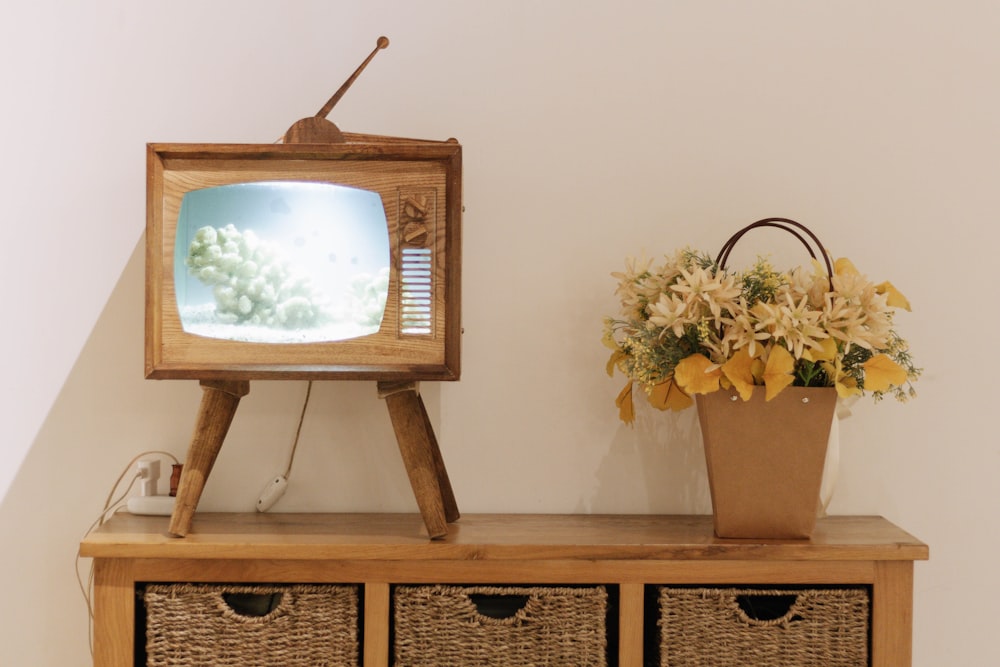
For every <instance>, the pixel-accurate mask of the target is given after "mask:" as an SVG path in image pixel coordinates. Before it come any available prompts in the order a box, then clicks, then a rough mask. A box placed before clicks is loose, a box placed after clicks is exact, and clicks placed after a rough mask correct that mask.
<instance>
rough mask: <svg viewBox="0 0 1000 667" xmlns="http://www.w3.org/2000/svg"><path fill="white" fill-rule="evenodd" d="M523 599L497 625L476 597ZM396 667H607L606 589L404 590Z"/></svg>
mask: <svg viewBox="0 0 1000 667" xmlns="http://www.w3.org/2000/svg"><path fill="white" fill-rule="evenodd" d="M476 595H485V596H521V597H526V598H527V602H526V604H524V606H523V607H521V608H520V609H519V610H517V611H516V613H514V614H513V615H511V616H509V617H506V618H492V617H490V616H486V615H483V614H482V613H480V612H479V610H478V609H477V607H476V605H475V602H474V599H473V597H471V596H476ZM394 599H395V608H394V609H395V610H394V613H395V618H394V621H395V642H394V654H395V662H394V663H393V664H394V665H395V667H418V666H420V667H432V666H433V667H441V666H443V665H456V666H457V665H461V666H462V667H514V666H517V667H542V666H553V667H554V666H557V665H558V666H559V667H568V666H573V667H605V666H606V665H607V632H606V614H607V600H608V595H607V591H606V590H605V588H604V587H602V586H599V587H589V588H560V587H489V586H398V587H396V589H395V594H394Z"/></svg>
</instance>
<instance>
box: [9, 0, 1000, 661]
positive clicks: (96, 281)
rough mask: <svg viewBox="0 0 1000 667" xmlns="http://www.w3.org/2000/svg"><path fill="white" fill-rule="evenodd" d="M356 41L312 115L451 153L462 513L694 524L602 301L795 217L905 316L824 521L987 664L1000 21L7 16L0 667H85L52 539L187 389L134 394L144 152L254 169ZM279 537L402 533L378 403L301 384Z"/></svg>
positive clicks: (256, 482)
mask: <svg viewBox="0 0 1000 667" xmlns="http://www.w3.org/2000/svg"><path fill="white" fill-rule="evenodd" d="M380 34H385V35H388V36H389V37H390V39H391V41H392V45H391V46H390V48H389V50H388V51H385V52H383V53H381V54H380V55H379V56H378V57H377V58H376V59H375V61H374V62H373V63H372V65H371V66H370V67H369V69H368V71H367V72H366V73H365V74H364V76H363V77H362V78H361V79H360V80H359V82H358V83H357V84H356V85H355V87H354V88H353V89H352V90H351V92H350V93H349V94H348V96H347V97H345V98H344V99H343V100H342V102H341V103H340V105H339V106H338V108H337V109H335V111H334V113H333V114H332V116H331V118H332V119H333V120H334V121H335V122H337V124H338V125H339V126H340V127H341V128H343V129H345V130H349V131H355V132H375V133H381V134H395V135H400V136H419V137H427V138H441V139H443V138H447V137H449V136H454V137H457V138H459V139H460V140H461V141H462V143H463V145H464V147H465V204H466V209H467V211H466V216H465V225H466V226H465V246H464V251H465V273H464V311H463V323H464V326H465V332H466V333H465V337H464V341H463V343H464V349H463V367H464V374H463V378H462V381H461V382H459V383H453V384H447V385H445V386H426V385H425V387H424V394H425V398H426V399H427V400H428V401H429V403H430V409H431V411H432V413H433V416H434V421H435V423H436V424H437V429H438V430H437V432H438V438H439V440H440V443H441V446H442V449H443V451H444V455H445V457H446V460H447V462H448V466H449V470H450V472H451V475H452V480H453V482H454V485H455V490H456V493H457V496H458V499H459V502H460V505H461V508H462V510H463V511H465V512H467V513H468V512H478V511H511V512H707V511H708V508H709V505H708V500H707V491H706V483H705V476H704V467H703V465H704V464H703V462H702V460H701V452H700V448H699V446H698V444H697V430H696V426H695V421H694V418H693V414H686V415H682V416H680V417H676V418H675V417H671V416H669V415H662V414H659V413H657V414H652V413H651V412H649V411H642V412H641V413H640V416H639V422H638V424H637V426H636V428H634V429H629V428H626V427H623V426H621V425H620V424H619V423H618V422H617V417H616V414H615V410H614V407H613V405H612V401H613V399H614V396H615V394H616V393H617V391H618V389H619V387H620V385H621V384H622V383H621V379H620V378H619V379H615V380H609V379H608V378H607V377H606V376H605V375H604V362H605V359H606V355H605V350H604V348H602V347H601V345H600V343H599V338H600V329H601V318H602V317H603V316H604V315H606V314H611V313H613V311H614V308H615V302H614V298H613V294H612V292H613V287H614V285H613V281H612V279H611V278H610V277H609V275H608V274H609V273H610V272H611V271H614V270H618V269H619V267H620V266H621V264H622V262H623V260H624V257H625V256H627V255H631V254H639V253H641V252H643V251H645V252H648V253H651V254H659V253H664V252H668V251H671V250H673V249H674V248H676V247H678V246H680V245H687V244H690V245H693V246H695V247H700V248H704V249H706V250H709V251H712V250H715V249H716V248H718V247H719V245H720V244H721V243H722V242H723V241H724V240H725V238H726V237H727V236H728V234H729V233H731V232H732V231H734V230H735V229H736V228H737V227H738V226H741V225H743V224H745V223H748V222H751V221H753V220H755V219H757V218H759V217H765V216H768V215H781V216H788V217H792V218H796V219H799V220H801V221H803V222H805V223H807V224H809V225H810V226H811V227H812V228H813V229H814V230H815V231H816V232H817V233H818V234H819V235H820V236H821V237H822V238H823V239H824V241H825V242H826V244H827V245H828V246H829V247H830V249H831V250H832V251H833V252H834V254H837V255H849V256H850V257H851V258H852V259H854V261H855V263H856V264H858V266H860V267H861V268H862V269H863V270H865V271H866V272H868V273H870V274H871V275H872V277H873V278H876V279H879V280H881V279H891V280H892V281H893V282H894V283H895V284H896V285H897V286H898V287H899V288H900V289H902V290H903V291H904V292H905V293H906V294H907V296H908V297H909V298H910V300H911V301H912V303H913V304H914V312H913V313H912V314H903V315H902V316H900V318H899V320H898V324H899V327H900V329H901V330H902V332H903V333H904V334H905V335H906V336H907V337H908V339H909V340H910V342H911V343H912V345H913V350H914V353H915V355H916V356H917V359H918V362H919V363H920V364H921V365H923V366H924V367H925V368H926V375H925V377H924V378H923V380H922V381H921V383H920V386H919V389H920V392H921V395H920V397H919V398H918V399H917V401H916V402H914V403H912V404H910V405H906V406H899V405H896V404H889V403H883V404H880V405H877V406H876V405H871V404H868V403H866V404H863V405H861V406H859V407H858V408H857V409H856V411H855V415H854V416H853V417H851V418H850V419H849V420H847V421H846V422H844V424H843V425H842V429H841V430H842V442H843V462H842V466H841V471H840V482H839V486H838V489H837V495H836V497H835V499H834V502H833V505H832V507H831V511H832V512H834V513H872V514H882V515H885V516H886V517H888V518H889V519H891V520H893V521H895V522H897V523H899V524H900V525H902V526H903V527H905V528H906V529H908V530H910V531H911V532H913V533H914V534H915V535H916V536H917V537H919V538H920V539H922V540H924V541H926V542H927V543H929V544H930V546H931V560H930V561H929V562H926V563H919V564H918V565H917V566H916V608H915V638H914V652H915V659H914V665H916V666H918V667H932V666H933V667H937V666H938V665H969V666H978V665H987V664H998V663H1000V649H998V647H997V644H996V642H994V641H992V633H993V627H994V624H995V620H996V618H998V616H1000V576H998V574H997V571H998V570H997V568H996V567H994V566H993V564H992V562H991V561H992V558H991V555H992V553H993V552H994V551H995V550H996V549H997V547H998V546H1000V538H998V537H997V534H996V529H997V522H996V519H995V517H994V515H993V512H992V511H993V510H994V509H995V508H996V500H995V494H994V492H995V489H994V486H995V482H994V476H995V473H996V470H997V467H998V463H1000V445H998V438H997V436H996V431H995V428H994V422H995V419H994V414H995V408H994V406H993V403H994V401H992V400H991V398H990V397H991V396H994V395H995V394H996V389H995V388H994V387H992V386H990V384H989V383H990V381H991V380H992V375H993V373H992V366H993V365H994V363H993V356H994V347H995V345H994V339H995V338H996V332H997V325H998V324H1000V318H998V316H997V294H996V287H995V285H996V280H995V278H994V277H993V275H992V272H988V271H989V269H990V268H991V267H992V266H994V265H995V256H996V254H997V247H998V245H1000V232H998V231H997V212H998V210H1000V207H998V204H1000V201H998V200H1000V190H998V188H997V187H996V185H995V183H996V178H997V174H998V171H1000V131H998V130H1000V128H998V120H997V119H998V118H1000V92H998V88H997V86H996V74H997V71H998V67H1000V47H998V46H997V45H996V35H997V34H1000V5H997V4H996V3H990V2H976V1H973V0H956V1H955V2H950V3H947V4H945V3H938V2H931V1H929V0H916V1H915V0H906V1H904V0H885V1H884V2H879V3H871V2H869V1H867V0H843V1H841V2H835V3H830V2H818V1H803V0H765V1H758V2H742V1H734V2H714V1H708V2H706V1H699V2H695V1H687V0H684V1H680V0H678V1H674V2H653V1H649V2H621V1H617V2H581V1H579V0H575V1H571V0H565V1H558V2H557V1H550V2H526V1H514V2H503V3H488V4H487V3H467V2H459V1H457V0H456V1H451V2H448V1H443V0H438V1H433V2H421V3H410V2H403V1H402V0H396V1H387V0H383V1H376V2H372V1H368V2H329V1H328V0H322V1H320V0H317V1H306V0H302V1H299V2H291V3H271V2H264V1H262V0H254V1H248V0H240V1H238V2H237V1H231V0H225V1H217V2H211V3H203V2H191V1H188V0H175V1H174V2H170V3H136V2H124V1H114V0H94V1H93V2H89V3H75V2H58V1H56V0H41V1H40V2H33V3H27V2H21V3H18V4H17V5H16V6H15V7H14V8H13V9H11V8H6V9H5V12H4V17H3V20H2V21H0V63H2V64H0V81H2V91H3V92H2V97H0V99H2V103H0V127H3V146H4V149H5V150H4V153H5V156H4V157H5V159H4V160H2V161H0V194H2V202H3V208H2V210H3V212H4V215H3V228H2V229H3V231H4V234H5V242H4V243H3V244H2V246H0V248H2V250H0V252H2V253H3V260H2V262H0V271H2V283H0V284H3V286H4V295H5V300H6V307H5V309H4V312H5V313H6V315H5V317H4V320H3V326H2V327H0V331H2V334H0V335H2V336H3V339H2V341H3V349H5V350H6V351H7V358H6V360H5V364H4V371H5V372H4V374H3V380H2V382H0V386H2V391H3V393H2V394H0V406H2V408H0V409H2V410H3V419H2V423H3V429H4V431H3V439H2V442H3V445H2V447H0V534H2V535H3V536H4V537H5V539H6V542H7V543H6V545H5V547H4V548H3V549H2V550H0V564H2V570H3V571H4V572H5V573H6V582H5V593H6V597H7V600H8V602H7V604H5V605H2V607H0V664H4V665H32V666H35V665H54V664H63V665H83V664H88V660H89V658H88V655H87V639H86V633H87V622H86V611H85V607H84V604H83V602H82V599H81V596H80V595H79V594H78V592H77V590H76V584H75V581H74V575H73V556H74V554H75V550H76V545H77V543H78V541H79V539H80V537H82V535H83V532H84V531H85V530H86V528H87V526H88V525H89V524H90V522H91V521H92V520H93V519H94V518H95V517H96V516H97V514H98V512H99V510H100V508H101V506H102V505H103V502H104V498H105V496H106V494H107V493H108V491H109V489H110V487H111V485H112V483H113V482H114V480H115V478H116V477H117V476H118V474H119V472H120V471H121V469H122V467H123V466H124V465H125V464H126V463H127V462H128V460H129V459H130V458H131V457H132V456H133V455H134V454H137V453H139V452H141V451H143V450H148V449H161V448H162V449H168V450H170V451H173V452H174V453H175V454H176V455H178V456H180V457H183V454H184V451H185V449H186V446H187V438H188V437H189V435H190V430H191V427H192V423H193V417H194V412H195V410H196V406H197V403H198V400H199V397H200V391H199V389H198V387H197V385H196V383H193V382H152V381H145V380H143V379H142V336H143V333H142V299H143V296H142V280H143V275H142V272H143V268H142V245H141V242H142V232H143V226H144V218H145V209H144V196H145V194H144V175H145V173H144V169H145V165H144V144H145V142H147V141H250V142H269V141H273V140H275V139H276V138H277V137H279V136H280V135H281V134H282V133H283V132H284V130H285V129H286V128H287V127H288V126H289V125H290V124H291V123H292V122H293V121H295V120H297V119H298V118H301V117H304V116H309V115H312V114H313V113H315V111H316V110H317V109H318V108H319V107H320V106H322V104H323V102H325V101H326V99H327V97H328V96H329V95H330V94H331V93H332V91H333V90H335V89H336V87H337V86H339V85H340V83H341V81H343V80H344V79H345V78H346V76H347V75H348V74H349V73H350V71H352V70H353V68H354V67H355V66H356V64H357V63H358V62H360V60H361V59H362V58H363V57H364V56H365V55H367V53H368V52H369V51H370V50H371V48H373V46H374V42H375V39H376V37H377V36H378V35H380ZM748 238H749V237H748ZM761 244H762V245H763V244H766V238H762V239H761ZM761 249H762V250H764V249H765V248H763V247H762V248H761ZM303 391H304V385H302V384H300V383H292V384H283V383H259V384H256V385H254V387H253V389H252V391H251V394H250V395H249V396H248V397H247V398H246V399H244V404H243V405H242V406H241V409H240V413H239V414H238V415H237V419H236V423H235V424H234V426H233V430H232V432H231V436H230V438H229V440H228V441H227V445H226V447H225V448H224V449H223V451H222V454H221V455H220V458H219V461H218V463H217V466H216V469H215V471H214V473H213V476H212V479H211V480H210V482H209V487H208V489H207V490H206V493H205V496H204V498H203V503H202V508H203V509H217V510H218V509H221V510H241V511H242V510H250V509H251V508H252V506H253V503H254V501H255V499H256V496H257V493H258V492H259V489H260V487H261V486H262V485H263V484H264V482H265V481H266V480H267V479H268V477H269V476H271V475H272V474H274V473H275V472H278V471H280V470H281V469H282V468H283V466H284V462H285V458H286V456H287V453H288V446H289V443H290V439H291V435H292V433H293V431H294V425H295V420H296V418H297V414H298V409H299V406H300V400H301V396H302V393H303ZM276 509H280V510H285V511H291V510H300V511H301V510H309V511H311V510H326V511H340V510H390V511H415V505H414V503H413V500H412V495H411V493H410V490H409V487H408V485H407V481H406V478H405V475H404V474H403V472H402V466H401V463H400V462H399V457H398V454H397V453H396V451H395V443H394V440H393V438H392V434H391V428H390V427H389V424H388V419H387V418H386V415H385V412H384V407H383V406H382V405H381V403H380V402H379V401H378V400H377V399H376V397H375V388H374V385H373V384H370V383H349V384H347V383H345V384H325V385H320V386H318V387H317V388H316V390H315V392H314V401H313V404H312V408H311V410H310V414H309V415H308V417H307V421H306V424H305V428H304V430H303V435H302V441H301V444H300V446H299V451H298V455H297V458H296V467H295V469H294V470H293V474H292V479H291V488H290V490H289V492H288V494H287V496H286V497H285V498H284V499H283V500H282V501H281V503H280V504H279V505H278V507H277V508H276Z"/></svg>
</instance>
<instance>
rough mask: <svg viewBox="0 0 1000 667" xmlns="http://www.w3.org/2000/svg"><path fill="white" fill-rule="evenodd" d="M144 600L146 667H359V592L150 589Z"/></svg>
mask: <svg viewBox="0 0 1000 667" xmlns="http://www.w3.org/2000/svg"><path fill="white" fill-rule="evenodd" d="M143 598H144V601H145V606H146V660H147V662H146V664H147V665H148V667H181V666H182V665H183V666H184V667H196V666H197V667H202V666H204V665H212V666H213V667H229V666H233V667H235V666H236V665H239V666H240V667H256V666H259V667H265V666H267V667H273V666H274V665H282V667H320V666H322V667H340V666H342V665H343V666H347V665H350V666H351V667H356V666H357V665H358V589H357V587H356V586H329V585H261V586H245V585H240V586H236V585H232V586H230V585H215V584H149V585H147V586H146V589H145V592H144V594H143ZM247 600H249V601H250V602H254V601H255V600H262V601H264V602H265V603H268V602H271V601H273V604H268V606H265V607H264V608H263V609H260V610H256V611H252V612H250V613H248V612H247V610H245V609H243V607H244V606H245V603H246V601H247ZM237 601H243V602H244V604H236V602H237ZM236 609H241V611H237V610H236Z"/></svg>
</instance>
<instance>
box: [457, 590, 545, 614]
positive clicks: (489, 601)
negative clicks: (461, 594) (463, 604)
mask: <svg viewBox="0 0 1000 667" xmlns="http://www.w3.org/2000/svg"><path fill="white" fill-rule="evenodd" d="M530 599H531V596H530V595H517V594H514V595H503V594H491V593H471V594H469V601H471V602H472V604H473V605H474V606H475V608H476V612H477V613H478V614H479V615H480V616H485V617H486V618H495V619H498V620H506V619H511V618H514V617H516V616H517V615H518V614H519V613H520V612H521V610H522V609H524V608H525V607H526V606H527V605H528V600H530Z"/></svg>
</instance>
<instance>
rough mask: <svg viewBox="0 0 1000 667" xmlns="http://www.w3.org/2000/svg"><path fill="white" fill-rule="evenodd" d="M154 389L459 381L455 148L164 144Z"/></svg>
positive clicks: (152, 337)
mask: <svg viewBox="0 0 1000 667" xmlns="http://www.w3.org/2000/svg"><path fill="white" fill-rule="evenodd" d="M148 167H149V169H148V193H147V205H148V211H147V300H146V302H147V303H146V328H147V335H146V374H147V376H148V377H153V378H198V379H219V378H226V379H258V378H272V379H274V378H282V377H287V378H297V379H304V378H316V379H321V378H337V377H339V378H343V379H376V380H421V379H437V380H450V379H457V378H458V375H459V336H460V335H461V325H460V321H459V297H460V256H461V147H460V146H459V144H458V143H457V142H455V141H453V140H452V141H447V142H422V141H411V140H398V141H390V140H384V141H368V142H350V141H349V142H347V143H344V144H330V145H326V144H322V145H320V144H273V145H256V144H253V145H222V144H218V145H212V144H151V145H150V146H149V147H148Z"/></svg>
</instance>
